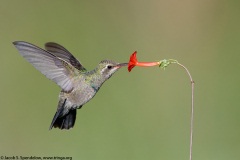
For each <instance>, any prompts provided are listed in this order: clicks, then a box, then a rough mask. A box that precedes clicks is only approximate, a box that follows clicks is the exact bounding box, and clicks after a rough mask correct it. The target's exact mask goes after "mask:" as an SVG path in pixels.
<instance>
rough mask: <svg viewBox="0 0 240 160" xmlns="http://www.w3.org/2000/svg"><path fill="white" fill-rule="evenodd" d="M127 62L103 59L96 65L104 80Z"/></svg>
mask: <svg viewBox="0 0 240 160" xmlns="http://www.w3.org/2000/svg"><path fill="white" fill-rule="evenodd" d="M127 65H128V63H117V62H114V61H111V60H103V61H101V62H100V63H99V65H98V70H99V71H100V74H101V75H102V77H103V78H104V79H105V80H106V79H108V78H110V77H111V76H112V75H113V73H115V72H116V71H117V70H118V69H119V68H121V67H123V66H127Z"/></svg>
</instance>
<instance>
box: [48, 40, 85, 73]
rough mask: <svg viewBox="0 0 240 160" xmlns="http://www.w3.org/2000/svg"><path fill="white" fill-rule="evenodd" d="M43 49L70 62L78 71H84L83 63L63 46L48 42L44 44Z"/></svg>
mask: <svg viewBox="0 0 240 160" xmlns="http://www.w3.org/2000/svg"><path fill="white" fill-rule="evenodd" d="M45 49H46V50H47V51H49V52H51V53H52V54H54V55H55V56H56V57H59V58H61V59H64V60H65V61H66V62H68V63H70V64H71V65H72V66H73V67H75V68H76V69H78V70H79V71H86V69H85V68H84V67H83V65H82V64H81V63H80V62H79V61H78V60H77V59H76V58H75V57H74V56H73V55H72V54H71V53H70V52H69V51H68V50H67V49H66V48H64V47H63V46H61V45H60V44H57V43H54V42H48V43H46V44H45Z"/></svg>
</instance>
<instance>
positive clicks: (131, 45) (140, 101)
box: [0, 0, 240, 160]
mask: <svg viewBox="0 0 240 160" xmlns="http://www.w3.org/2000/svg"><path fill="white" fill-rule="evenodd" d="M0 36H1V37H0V60H1V63H0V68H1V70H0V73H1V79H0V82H1V83H0V89H1V92H0V97H1V98H0V127H1V131H0V156H1V155H3V156H71V157H73V159H81V160H123V159H126V160H146V159H148V160H155V159H163V160H173V159H179V160H186V159H188V155H189V126H190V102H191V99H190V97H191V95H190V94H191V87H190V81H189V79H188V76H187V74H186V72H185V71H184V70H183V69H182V68H180V67H178V66H177V65H171V66H169V67H168V68H167V69H166V70H165V71H164V70H161V69H159V68H158V67H153V68H138V67H136V68H134V69H133V71H132V72H131V73H129V72H128V71H127V68H125V69H121V70H120V71H118V72H117V73H116V74H115V75H114V76H113V77H112V78H111V79H110V80H109V81H107V82H106V83H105V84H104V85H103V86H102V88H101V90H100V91H99V93H98V94H97V96H96V97H95V98H94V99H93V100H92V101H90V102H89V103H87V104H86V105H84V107H83V108H82V109H81V110H78V114H77V121H76V124H75V127H74V129H72V130H70V131H61V130H58V129H53V130H51V131H49V130H48V127H49V125H50V122H51V120H52V118H53V115H54V113H55V111H56V106H57V102H58V93H59V91H60V88H59V87H58V86H57V85H55V84H54V83H53V82H51V81H50V80H48V79H47V78H45V77H44V76H43V75H41V73H40V72H38V71H37V70H36V69H35V68H34V67H32V66H31V65H30V64H29V63H28V62H27V61H26V60H24V59H23V58H22V57H21V56H20V54H19V53H18V52H17V50H16V49H15V48H14V46H13V45H12V42H13V41H16V40H24V41H27V42H31V43H33V44H35V45H37V46H40V47H43V46H44V43H46V42H49V41H54V42H57V43H60V44H62V45H63V46H65V47H66V48H67V49H68V50H69V51H71V52H72V53H73V54H74V55H75V57H77V58H78V59H79V60H80V61H81V62H82V64H83V65H84V66H85V67H86V68H87V69H94V68H95V67H96V65H97V64H98V63H99V62H100V61H101V60H103V59H112V60H115V61H118V62H128V59H129V56H130V54H131V53H132V52H134V51H135V50H137V51H138V59H139V60H140V61H155V60H161V59H165V58H167V59H168V58H173V59H177V60H178V61H179V62H181V63H182V64H184V65H185V66H186V67H188V68H189V70H190V72H191V73H192V76H193V79H194V80H195V82H196V85H195V89H196V90H195V118H194V144H193V160H227V159H231V160H239V159H240V137H239V136H240V125H239V124H240V116H239V114H240V109H239V107H240V103H239V99H240V98H239V96H240V94H239V90H240V85H239V82H240V75H239V69H240V64H239V60H240V1H237V0H230V1H223V0H210V1H209V0H202V1H197V0H194V1H190V0H183V1H177V0H170V1H162V0H149V1H140V0H139V1H136V0H121V1H116V0H103V1H97V0H90V1H87V0H84V1H57V0H52V1H46V0H43V1H32V0H21V1H19V0H12V1H8V0H1V1H0Z"/></svg>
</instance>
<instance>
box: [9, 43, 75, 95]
mask: <svg viewBox="0 0 240 160" xmlns="http://www.w3.org/2000/svg"><path fill="white" fill-rule="evenodd" d="M13 44H14V45H15V47H16V48H17V49H18V51H19V53H20V54H21V55H22V56H23V57H24V58H25V59H26V60H27V61H28V62H30V63H31V64H32V65H33V66H34V67H35V68H36V69H37V70H39V71H40V72H41V73H42V74H44V75H45V76H46V77H47V78H49V79H50V80H52V81H54V82H55V83H57V84H58V85H59V86H60V87H61V88H62V89H63V90H64V91H71V90H72V89H73V87H74V85H73V82H74V77H75V76H76V75H77V74H78V73H79V70H77V69H76V68H75V67H73V66H72V64H70V63H69V61H66V59H64V58H61V57H57V56H56V55H54V54H52V53H50V52H48V51H45V50H43V49H41V48H39V47H37V46H35V45H33V44H30V43H27V42H23V41H16V42H13Z"/></svg>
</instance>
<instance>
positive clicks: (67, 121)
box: [49, 100, 77, 130]
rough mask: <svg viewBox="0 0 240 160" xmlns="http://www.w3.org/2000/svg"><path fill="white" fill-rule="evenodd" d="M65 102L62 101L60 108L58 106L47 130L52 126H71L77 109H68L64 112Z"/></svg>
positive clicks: (67, 127) (60, 127) (64, 127)
mask: <svg viewBox="0 0 240 160" xmlns="http://www.w3.org/2000/svg"><path fill="white" fill-rule="evenodd" d="M65 102H66V100H65V101H64V103H63V105H62V106H61V107H60V108H58V110H57V112H56V113H55V115H54V117H53V120H52V123H51V125H50V127H49V130H51V129H52V128H53V127H54V128H59V129H70V128H73V126H74V124H75V120H76V115H77V110H76V109H73V110H69V111H68V112H67V113H66V112H65V111H64V106H65ZM63 112H64V113H63Z"/></svg>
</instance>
